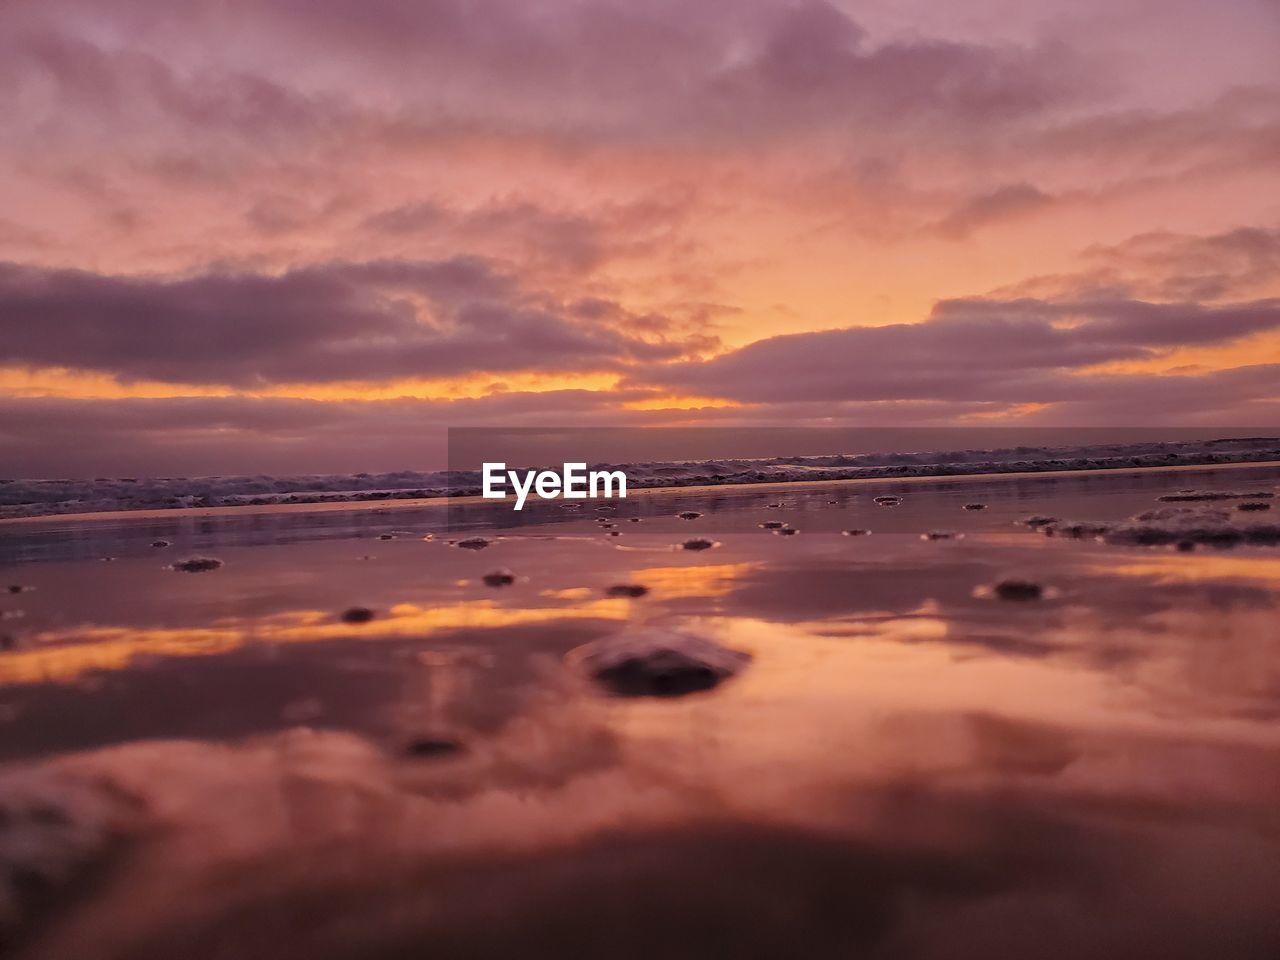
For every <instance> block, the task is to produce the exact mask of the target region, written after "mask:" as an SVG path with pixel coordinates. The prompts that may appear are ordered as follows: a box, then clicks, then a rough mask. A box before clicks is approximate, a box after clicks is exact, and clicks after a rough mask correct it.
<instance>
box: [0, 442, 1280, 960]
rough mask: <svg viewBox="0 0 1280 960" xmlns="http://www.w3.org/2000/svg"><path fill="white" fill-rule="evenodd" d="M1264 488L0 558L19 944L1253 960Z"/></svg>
mask: <svg viewBox="0 0 1280 960" xmlns="http://www.w3.org/2000/svg"><path fill="white" fill-rule="evenodd" d="M1277 481H1280V469H1278V468H1277V467H1276V466H1275V465H1250V466H1239V467H1234V468H1230V469H1214V468H1196V469H1190V470H1168V471H1164V470H1143V471H1131V472H1106V473H1102V472H1099V473H1074V474H1067V475H1061V476H1021V477H1002V478H986V477H984V478H968V479H956V478H950V479H945V480H944V479H933V480H916V481H875V482H872V481H858V482H850V483H819V484H794V485H787V484H779V485H772V486H770V487H769V488H767V489H754V488H706V489H696V490H678V491H665V492H653V493H650V494H647V495H645V496H639V497H635V498H629V499H627V500H625V501H611V502H610V504H609V505H608V506H609V507H610V509H606V510H601V511H596V510H595V509H593V506H592V505H590V504H589V505H588V506H586V507H585V508H583V509H581V510H579V511H571V510H565V509H564V508H563V504H557V503H553V502H542V503H536V504H534V503H531V504H530V505H529V507H528V508H527V509H526V510H525V511H523V512H522V513H520V514H518V515H516V514H513V513H512V512H511V511H510V509H509V507H503V506H502V505H499V504H494V503H485V502H477V501H470V502H466V503H451V504H449V505H448V506H447V509H446V508H445V507H442V506H440V505H439V504H434V505H421V506H416V507H415V506H413V505H404V504H402V505H397V506H396V508H395V509H388V508H385V507H380V506H377V505H367V506H361V507H354V508H352V507H350V506H349V507H348V508H347V509H346V510H345V511H344V510H336V509H324V510H318V511H317V510H307V509H305V508H304V509H295V510H293V511H291V510H289V509H287V508H277V509H276V510H274V511H269V510H254V511H253V512H251V513H239V512H236V511H234V510H233V511H227V512H218V513H215V514H210V513H207V512H193V513H192V514H191V515H186V513H185V512H184V511H166V512H164V513H163V514H155V515H150V514H149V515H130V514H119V515H115V516H114V517H112V516H106V515H103V516H98V517H96V518H93V519H83V520H82V519H78V518H67V517H62V518H48V519H46V520H44V521H40V522H37V521H25V522H13V523H8V524H5V525H4V526H3V528H2V529H0V571H3V573H2V575H0V581H2V582H3V583H5V584H7V585H10V586H11V587H12V588H18V589H17V591H16V592H11V593H6V594H4V595H3V598H2V599H0V607H2V608H3V610H4V611H5V620H4V622H3V630H4V633H5V635H6V637H8V641H7V643H6V648H5V650H4V651H3V652H0V729H3V731H4V736H3V738H0V759H2V760H3V763H4V766H3V771H2V772H0V777H3V782H4V784H5V785H6V789H5V790H4V791H3V794H2V796H3V798H4V799H3V804H4V807H3V813H4V816H3V817H0V857H2V858H3V859H2V860H0V866H3V868H4V870H3V871H2V872H0V929H2V930H3V931H4V934H5V938H6V939H5V942H6V943H7V944H8V945H9V946H8V954H11V955H13V956H16V957H24V958H28V957H29V958H53V957H76V958H78V960H92V958H97V957H103V958H106V957H113V958H115V957H122V958H125V957H127V958H160V957H171V956H176V955H182V956H184V957H189V958H206V957H207V958H215V957H217V958H231V957H236V958H251V957H264V958H265V957H295V956H296V957H308V958H315V957H333V958H339V957H342V958H346V957H353V958H354V957H361V958H370V957H388V958H389V957H401V956H409V955H418V951H419V950H421V949H426V945H430V947H431V952H433V953H437V954H442V955H448V956H513V955H520V956H530V957H544V956H545V957H552V956H572V955H581V954H583V953H590V952H597V953H599V952H606V948H607V952H608V953H610V954H611V955H614V956H621V957H626V956H637V957H639V956H652V955H653V954H654V953H659V954H661V955H664V956H689V957H694V956H778V955H780V954H781V953H783V952H787V953H792V954H794V955H803V956H849V955H861V956H875V957H880V956H884V957H900V956H912V957H917V956H918V957H977V956H990V955H1001V956H1013V955H1032V954H1034V955H1036V956H1041V957H1064V958H1066V957H1080V956H1086V955H1087V956H1098V957H1109V956H1117V957H1118V956H1125V955H1129V954H1130V953H1132V952H1135V951H1136V952H1138V953H1140V954H1142V955H1149V956H1155V955H1160V956H1167V957H1183V956H1185V957H1193V956H1200V955H1203V953H1204V952H1206V951H1208V950H1211V949H1213V948H1214V945H1215V944H1221V943H1223V942H1230V943H1231V944H1232V950H1231V951H1230V952H1231V955H1232V956H1240V957H1252V956H1259V957H1261V956H1270V955H1274V952H1275V950H1276V949H1277V948H1280V923H1277V921H1276V919H1275V912H1274V899H1273V895H1272V894H1273V892H1274V890H1275V889H1277V885H1278V884H1280V840H1278V839H1277V837H1280V833H1278V832H1277V831H1278V828H1280V819H1278V818H1277V814H1276V812H1275V811H1276V809H1277V804H1276V801H1277V799H1280V732H1278V731H1277V727H1276V715H1277V712H1278V711H1280V707H1277V701H1276V690H1277V683H1280V680H1278V678H1277V676H1276V674H1275V667H1274V664H1275V662H1276V659H1277V658H1276V654H1277V650H1276V643H1277V641H1280V635H1277V634H1276V631H1275V623H1276V613H1277V606H1278V605H1280V586H1278V585H1280V552H1277V551H1276V549H1274V548H1269V547H1256V546H1249V545H1244V546H1239V547H1236V548H1234V549H1213V548H1212V547H1207V546H1203V545H1192V548H1191V549H1177V548H1175V547H1174V546H1171V545H1163V546H1141V545H1123V544H1122V545H1117V544H1114V543H1104V542H1098V541H1096V540H1093V539H1073V538H1070V537H1063V536H1053V537H1050V536H1044V535H1043V534H1042V533H1041V532H1039V531H1038V530H1037V529H1036V527H1035V526H1034V525H1033V526H1027V525H1026V524H1025V523H1023V522H1021V521H1025V520H1026V519H1028V518H1031V517H1036V516H1040V517H1042V518H1046V517H1050V516H1052V517H1059V518H1062V517H1070V518H1075V519H1080V520H1092V521H1099V522H1105V521H1118V520H1121V519H1123V518H1125V517H1130V516H1133V515H1135V514H1140V513H1141V512H1142V511H1144V510H1149V509H1151V508H1153V507H1159V506H1161V505H1162V504H1165V503H1167V502H1168V501H1162V500H1161V499H1160V498H1162V497H1165V498H1168V497H1179V496H1183V497H1185V496H1187V495H1188V494H1187V493H1186V492H1187V491H1196V492H1197V493H1196V495H1197V496H1199V495H1200V494H1203V493H1205V492H1207V491H1214V490H1217V491H1219V492H1227V493H1230V494H1232V495H1233V497H1232V499H1230V500H1228V501H1225V502H1227V503H1229V504H1233V505H1238V504H1239V503H1246V502H1254V503H1265V502H1268V501H1269V500H1271V499H1273V498H1274V495H1275V492H1276V484H1277ZM877 498H879V499H880V501H881V502H877ZM886 498H900V500H899V502H898V503H896V504H892V503H890V502H889V501H886ZM978 505H981V509H979V508H978ZM1175 505H1176V502H1175ZM682 515H683V516H682ZM1258 515H1259V516H1267V517H1269V518H1271V519H1272V520H1274V516H1273V515H1272V514H1271V513H1268V512H1266V511H1261V510H1260V511H1259V513H1258ZM1242 516H1243V514H1242ZM762 525H763V526H762ZM781 530H794V531H796V533H794V534H791V535H785V534H783V535H779V531H781ZM690 541H700V542H701V543H703V544H706V545H705V546H703V547H701V548H696V549H687V548H686V546H687V544H688V543H689V542H690ZM481 542H483V545H481ZM108 558H109V559H108ZM195 558H204V559H207V560H211V561H218V563H217V565H216V566H212V565H210V566H209V567H207V568H203V567H202V568H200V569H198V570H197V572H186V571H187V569H188V568H184V566H183V564H184V562H185V561H189V560H192V559H195ZM175 565H176V566H177V567H178V569H174V566H175ZM1010 582H1016V583H1021V584H1023V585H1024V592H1023V593H1018V592H1017V591H1014V592H1009V591H1008V590H1007V589H1006V590H1005V592H1003V593H1002V592H1001V584H1008V583H1010ZM1026 584H1032V585H1034V586H1035V587H1036V588H1037V590H1036V591H1035V592H1034V594H1029V593H1026V592H1025V590H1026V589H1029V588H1025V585H1026ZM623 588H626V589H623ZM641 588H642V589H641ZM352 611H362V612H361V613H359V614H353V613H352ZM19 613H20V615H18V614H19ZM654 643H657V644H659V645H665V646H666V647H667V648H668V653H669V654H670V655H671V656H675V657H676V658H677V659H676V661H675V663H674V667H673V666H672V664H671V663H670V662H665V663H664V666H663V669H662V670H661V671H659V672H656V673H655V672H652V671H650V672H645V670H644V669H643V666H644V664H643V663H642V668H641V669H640V672H639V673H636V672H635V670H634V669H632V668H634V667H635V662H634V661H633V662H632V663H631V664H630V665H629V666H628V667H627V669H628V670H630V671H631V672H630V673H625V679H626V680H627V681H628V684H629V685H621V684H619V683H617V682H615V681H617V680H618V677H619V676H622V674H619V673H617V672H616V671H615V672H613V673H610V672H609V671H608V670H606V669H604V668H603V667H600V666H599V665H600V664H605V666H608V665H609V663H610V661H609V660H608V658H609V657H610V656H616V655H617V653H616V651H617V650H618V649H622V650H625V651H631V652H634V651H636V650H641V651H643V650H644V648H645V645H646V644H650V645H652V644H654ZM671 651H674V653H671ZM630 655H631V654H630V653H628V656H630ZM680 656H685V657H686V659H684V660H681V659H679V657H680ZM693 661H696V662H693ZM691 662H692V665H693V667H696V670H693V669H692V668H691ZM689 678H692V681H691V683H690V684H688V685H685V684H684V680H686V679H689ZM637 684H638V685H637ZM646 684H648V685H646ZM1175 906H1176V909H1173V907H1175ZM303 915H305V916H307V917H308V920H307V922H306V923H301V924H300V923H298V922H296V920H295V919H294V918H297V917H300V916H303Z"/></svg>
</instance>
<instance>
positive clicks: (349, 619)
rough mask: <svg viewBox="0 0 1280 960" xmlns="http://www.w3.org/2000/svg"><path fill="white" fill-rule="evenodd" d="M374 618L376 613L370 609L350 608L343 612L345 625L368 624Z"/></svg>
mask: <svg viewBox="0 0 1280 960" xmlns="http://www.w3.org/2000/svg"><path fill="white" fill-rule="evenodd" d="M373 618H374V612H373V611H372V610H370V609H369V608H368V607H348V608H347V609H346V610H343V611H342V622H343V623H368V622H369V621H370V620H372V619H373Z"/></svg>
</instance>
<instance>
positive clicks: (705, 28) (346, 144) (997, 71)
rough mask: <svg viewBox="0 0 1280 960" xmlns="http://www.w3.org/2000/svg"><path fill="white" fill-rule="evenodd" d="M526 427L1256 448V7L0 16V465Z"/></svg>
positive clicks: (1278, 126)
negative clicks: (977, 435) (1235, 435)
mask: <svg viewBox="0 0 1280 960" xmlns="http://www.w3.org/2000/svg"><path fill="white" fill-rule="evenodd" d="M526 423H527V424H546V425H573V426H581V425H614V424H617V425H641V424H706V425H721V424H723V425H728V424H732V425H741V424H754V423H759V424H787V423H795V424H805V425H822V424H860V425H866V424H916V425H943V424H955V425H964V424H974V425H992V424H997V423H999V424H1005V423H1007V424H1018V425H1034V424H1045V425H1143V424H1152V425H1168V426H1217V425H1230V426H1236V427H1239V426H1254V427H1266V426H1276V425H1278V424H1280V2H1277V0H1223V2H1219V3H1215V4H1209V3H1205V2H1203V0H1072V2H1037V0H1016V2H1015V0H972V2H944V0H872V2H847V3H842V2H797V3H789V2H774V0H681V2H674V0H671V2H668V0H626V2H624V0H576V2H570V0H474V2H469V0H358V2H356V0H256V2H255V0H184V2H174V0H4V2H3V3H0V475H2V476H54V475H64V474H68V475H77V476H84V475H88V476H94V475H118V474H155V473H160V474H171V473H188V474H197V473H224V474H225V473H257V472H273V473H280V472H310V471H355V470H362V469H364V470H387V469H399V468H430V467H436V466H440V465H441V464H440V463H439V462H438V451H439V449H440V448H439V443H438V439H437V440H432V438H433V437H434V438H438V437H439V436H440V435H441V433H442V431H443V429H444V428H445V427H448V426H475V425H509V424H526ZM779 452H781V453H786V452H787V451H779Z"/></svg>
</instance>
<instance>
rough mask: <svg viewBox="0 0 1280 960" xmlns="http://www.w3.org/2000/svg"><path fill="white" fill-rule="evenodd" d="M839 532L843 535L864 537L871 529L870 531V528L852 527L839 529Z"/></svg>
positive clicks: (868, 534)
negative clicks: (850, 528)
mask: <svg viewBox="0 0 1280 960" xmlns="http://www.w3.org/2000/svg"><path fill="white" fill-rule="evenodd" d="M840 534H841V536H845V537H866V536H870V534H871V531H870V530H860V529H858V528H857V527H855V528H854V529H852V530H841V531H840Z"/></svg>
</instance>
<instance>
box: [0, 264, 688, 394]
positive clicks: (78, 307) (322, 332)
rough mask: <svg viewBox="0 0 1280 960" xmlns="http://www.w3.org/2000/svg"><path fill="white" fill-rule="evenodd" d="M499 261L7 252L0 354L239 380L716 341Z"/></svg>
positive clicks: (445, 366)
mask: <svg viewBox="0 0 1280 960" xmlns="http://www.w3.org/2000/svg"><path fill="white" fill-rule="evenodd" d="M617 313H618V314H619V315H618V316H615V317H612V318H610V323H601V322H598V321H593V320H592V319H589V318H584V317H583V316H581V314H580V313H574V314H571V313H568V312H565V311H562V310H561V309H560V308H559V306H558V305H557V304H555V303H553V302H549V301H547V300H546V299H545V298H542V297H538V296H534V295H531V294H527V293H525V292H524V291H522V290H521V289H520V288H519V287H518V285H517V284H516V283H515V281H514V280H512V279H511V278H510V277H508V276H506V275H504V274H502V273H499V272H497V271H496V270H495V269H494V268H493V267H492V266H491V265H490V264H489V263H488V262H486V261H483V260H478V259H468V258H455V259H452V260H444V261H425V262H411V261H375V262H369V263H332V264H326V265H321V266H313V267H305V268H299V269H296V270H292V271H289V272H286V273H284V274H280V275H266V274H249V273H209V274H204V275H200V276H195V277H189V278H182V279H154V278H149V277H116V276H100V275H96V274H92V273H87V272H83V271H75V270H42V269H37V268H33V267H24V266H19V265H16V264H6V265H0V364H3V365H8V366H32V367H66V368H71V369H76V370H91V371H98V372H102V373H107V374H111V375H113V376H117V377H120V378H121V379H150V380H162V381H167V382H173V383H200V384H227V385H232V386H238V387H245V386H254V385H263V384H273V383H309V382H327V381H343V380H347V381H372V380H387V379H394V378H404V377H447V376H458V375H463V374H468V373H479V372H485V373H507V372H515V371H523V370H534V371H561V372H563V371H581V370H600V369H609V368H614V367H618V366H619V365H621V364H624V363H630V362H634V361H661V360H664V359H671V358H674V357H676V356H678V355H680V353H681V352H682V351H683V350H685V349H686V348H687V347H689V346H690V345H697V346H701V347H705V346H706V345H707V343H706V341H702V340H696V341H688V342H683V341H668V340H665V339H662V338H660V337H659V338H653V339H641V338H638V337H635V336H632V335H630V334H628V333H627V332H625V331H624V330H622V329H620V327H622V326H625V323H626V320H627V318H628V315H627V314H626V312H625V311H621V310H619V311H617Z"/></svg>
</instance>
